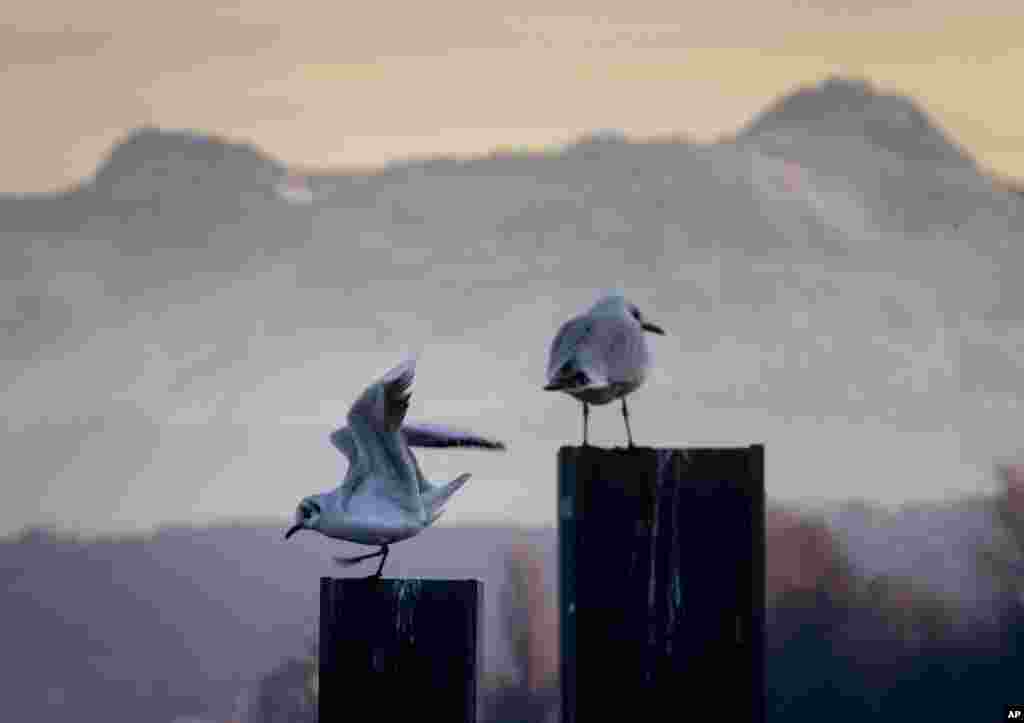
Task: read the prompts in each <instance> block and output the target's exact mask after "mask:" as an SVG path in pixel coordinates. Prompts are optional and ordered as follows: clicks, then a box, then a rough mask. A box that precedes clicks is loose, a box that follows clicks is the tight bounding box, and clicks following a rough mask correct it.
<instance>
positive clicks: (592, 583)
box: [558, 445, 765, 723]
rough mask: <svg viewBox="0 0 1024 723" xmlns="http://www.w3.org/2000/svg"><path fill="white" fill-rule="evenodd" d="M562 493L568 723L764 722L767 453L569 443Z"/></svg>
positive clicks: (561, 464) (562, 456)
mask: <svg viewBox="0 0 1024 723" xmlns="http://www.w3.org/2000/svg"><path fill="white" fill-rule="evenodd" d="M558 497H559V515H558V517H559V522H558V537H559V557H560V559H559V566H560V571H561V575H560V586H559V587H560V589H559V597H560V607H561V622H562V721H563V723H579V722H581V721H582V722H583V723H586V722H587V721H593V720H598V718H599V717H601V718H606V719H607V718H608V717H609V716H610V718H611V719H612V720H643V719H645V718H646V717H648V716H654V715H657V716H658V718H662V717H666V718H677V719H680V720H691V719H692V720H697V719H698V718H697V717H694V716H698V715H699V716H700V718H701V719H704V718H707V719H708V720H713V719H714V720H717V719H721V720H730V721H733V720H734V721H742V722H744V723H763V721H764V720H765V689H764V685H765V683H764V606H765V567H764V565H765V552H764V550H765V528H764V525H765V521H764V510H765V508H764V499H765V498H764V447H763V446H762V445H754V446H751V447H740V448H732V449H690V450H687V451H685V452H684V451H683V450H674V449H651V448H633V449H612V450H606V449H599V448H597V447H563V448H561V449H560V450H559V452H558ZM705 706H706V710H708V711H711V712H709V713H703V712H702V713H699V714H698V713H697V712H696V711H698V710H699V709H701V708H704V707H705ZM691 711H693V713H692V714H691Z"/></svg>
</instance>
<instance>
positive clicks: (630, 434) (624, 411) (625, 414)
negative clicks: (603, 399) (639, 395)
mask: <svg viewBox="0 0 1024 723" xmlns="http://www.w3.org/2000/svg"><path fill="white" fill-rule="evenodd" d="M622 418H623V420H625V422H626V437H627V438H628V439H629V447H630V449H632V448H633V432H632V431H630V429H629V409H628V408H627V407H626V398H625V397H623V398H622Z"/></svg>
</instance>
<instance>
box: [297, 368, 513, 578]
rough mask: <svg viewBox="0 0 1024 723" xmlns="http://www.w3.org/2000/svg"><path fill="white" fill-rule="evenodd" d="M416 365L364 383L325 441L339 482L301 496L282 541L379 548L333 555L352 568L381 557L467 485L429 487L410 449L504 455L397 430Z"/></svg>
mask: <svg viewBox="0 0 1024 723" xmlns="http://www.w3.org/2000/svg"><path fill="white" fill-rule="evenodd" d="M415 371H416V360H415V359H414V358H413V359H409V360H407V361H405V362H402V363H401V364H399V365H398V366H396V367H395V368H394V369H392V370H391V371H389V372H388V373H387V374H385V375H384V376H383V377H381V378H380V379H379V380H378V381H376V382H374V383H373V384H371V385H370V386H369V387H367V388H366V390H365V391H364V392H363V394H362V396H360V397H359V399H357V400H356V402H355V403H354V404H353V405H352V408H351V409H349V412H348V419H347V421H348V426H346V427H341V428H340V429H337V430H335V431H334V432H333V433H331V442H332V443H333V444H334V446H335V447H337V448H338V450H339V451H340V452H341V453H342V454H344V455H345V456H346V457H347V458H348V472H347V473H346V475H345V480H344V482H342V483H341V485H340V486H339V487H338V488H337V489H335V490H333V491H331V492H326V493H322V494H317V495H310V496H309V497H306V498H304V499H303V500H302V501H301V502H300V503H299V506H298V509H296V511H295V524H293V525H292V526H291V528H289V530H288V532H286V533H285V536H284V537H285V539H286V540H287V539H288V538H289V537H291V536H292V535H293V534H295V533H296V532H298V531H299V530H316V531H317V532H319V533H321V534H323V535H326V536H327V537H333V538H335V539H339V540H347V541H349V542H355V543H358V544H360V545H379V546H380V549H379V550H377V551H376V552H371V553H369V554H367V555H358V556H356V557H335V558H334V559H335V561H337V562H338V563H340V564H342V565H354V564H355V563H358V562H361V561H363V560H367V559H369V558H371V557H378V556H379V557H381V561H380V566H379V567H378V568H377V572H376V573H375V574H373V575H371V576H370V577H376V578H379V577H380V574H381V571H382V570H383V569H384V562H385V560H387V557H388V545H390V544H392V543H394V542H398V541H400V540H405V539H408V538H410V537H413V536H415V535H418V534H419V533H420V532H422V531H423V530H425V529H426V528H427V527H429V526H430V525H432V524H433V523H434V522H435V521H436V520H437V518H439V517H440V516H441V513H442V511H443V509H442V508H443V507H444V504H445V502H447V501H448V499H449V498H450V497H451V496H452V495H453V494H454V493H455V492H456V491H458V489H459V488H460V487H462V485H464V484H465V483H466V481H467V480H469V475H468V474H462V475H459V476H458V477H457V478H455V479H454V480H452V481H451V482H446V483H441V484H432V483H431V482H428V481H427V480H426V479H425V478H424V477H423V472H422V471H420V466H419V464H418V463H417V461H416V457H415V456H414V455H413V453H412V450H411V449H410V447H411V446H414V447H479V448H483V449H496V450H504V449H505V445H504V444H503V443H501V442H498V441H495V440H491V439H486V438H484V437H480V436H477V435H474V434H472V433H470V432H466V431H462V430H458V429H453V428H450V427H445V426H442V425H439V424H409V425H404V426H403V424H402V422H403V421H404V419H405V413H406V411H407V410H408V408H409V397H410V391H409V387H410V385H411V384H412V380H413V376H414V375H415Z"/></svg>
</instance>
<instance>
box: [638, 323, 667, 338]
mask: <svg viewBox="0 0 1024 723" xmlns="http://www.w3.org/2000/svg"><path fill="white" fill-rule="evenodd" d="M640 328H641V329H643V330H644V331H649V332H651V333H652V334H661V335H662V336H665V330H664V329H662V328H661V327H660V326H658V325H657V324H652V323H651V322H649V321H645V322H644V323H643V324H641V325H640Z"/></svg>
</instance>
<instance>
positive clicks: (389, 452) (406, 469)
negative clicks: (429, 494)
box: [332, 358, 423, 512]
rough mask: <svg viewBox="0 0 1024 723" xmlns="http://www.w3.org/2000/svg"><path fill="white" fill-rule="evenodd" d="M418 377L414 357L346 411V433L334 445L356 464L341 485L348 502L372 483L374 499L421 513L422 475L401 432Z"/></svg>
mask: <svg viewBox="0 0 1024 723" xmlns="http://www.w3.org/2000/svg"><path fill="white" fill-rule="evenodd" d="M415 373H416V359H415V358H411V359H408V360H406V361H404V362H402V363H401V364H399V365H398V366H396V367H395V368H393V369H391V370H390V371H389V372H387V373H386V374H385V375H384V376H382V377H381V378H380V379H379V380H377V381H376V382H374V383H373V384H371V385H370V386H368V387H367V388H366V390H365V391H364V392H363V393H362V395H360V397H359V399H357V400H356V401H355V403H354V404H353V405H352V408H351V409H350V410H349V412H348V427H347V428H345V429H347V430H348V433H347V434H344V433H340V432H339V433H336V435H335V436H336V438H337V442H335V446H337V447H338V449H340V450H341V451H342V453H343V454H345V455H346V456H348V458H349V460H355V462H354V464H353V466H354V467H355V469H356V472H355V473H353V471H352V468H350V470H349V474H347V475H346V479H345V483H344V484H343V485H342V488H343V493H342V494H343V496H344V497H345V498H348V497H351V495H352V494H353V493H354V492H355V491H356V488H357V487H359V486H361V485H362V484H364V483H367V482H368V483H370V484H373V485H375V488H374V490H373V491H372V492H373V494H375V495H379V496H381V497H387V498H389V499H392V500H394V501H395V502H396V503H398V504H399V505H400V506H401V507H403V508H405V509H407V510H410V511H415V512H419V511H422V509H423V505H422V502H421V501H420V491H419V482H420V478H421V474H420V471H419V468H418V467H417V465H416V459H415V458H414V457H413V455H412V451H410V449H409V445H408V444H407V443H406V441H405V437H404V436H403V435H402V433H401V425H402V421H403V420H404V419H405V413H406V411H407V410H408V409H409V398H410V396H411V392H410V387H411V386H412V382H413V377H414V376H415ZM334 439H335V438H334V437H332V441H334ZM353 450H354V452H353Z"/></svg>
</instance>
